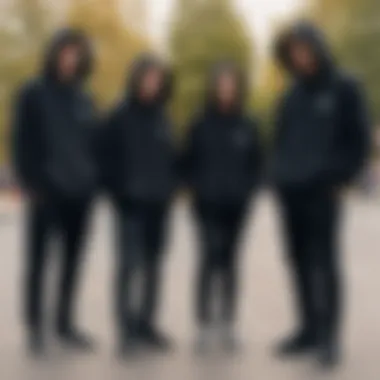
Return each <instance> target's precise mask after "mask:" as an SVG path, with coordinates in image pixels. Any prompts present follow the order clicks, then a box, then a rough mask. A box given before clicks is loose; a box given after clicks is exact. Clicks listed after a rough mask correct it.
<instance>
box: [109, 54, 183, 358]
mask: <svg viewBox="0 0 380 380" xmlns="http://www.w3.org/2000/svg"><path fill="white" fill-rule="evenodd" d="M171 87H172V75H171V72H170V71H169V69H168V68H167V67H166V65H165V64H164V63H163V62H161V61H160V60H159V59H158V58H156V57H155V56H151V55H145V56H143V57H141V58H139V59H138V60H137V61H136V62H135V64H134V66H133V68H132V71H131V73H130V79H129V84H128V89H127V94H126V97H125V99H124V100H123V101H122V102H121V104H120V105H119V106H118V107H117V109H116V110H115V111H114V112H112V114H111V115H110V117H109V118H108V120H107V123H106V127H105V128H104V139H103V147H102V167H103V169H102V172H103V178H104V183H105V186H106V188H107V189H108V191H109V193H110V194H111V198H112V201H113V204H114V206H115V211H116V215H117V222H118V223H117V224H118V244H119V248H118V252H117V262H116V264H117V268H116V276H115V306H116V317H117V327H118V331H117V333H118V339H120V346H119V347H118V349H119V350H120V354H121V355H124V354H128V353H130V352H135V350H136V348H139V347H140V348H141V346H143V347H150V348H153V349H158V350H168V349H169V348H170V346H171V344H170V341H169V339H168V338H167V337H166V336H164V334H163V333H162V332H160V331H159V330H158V327H157V325H156V314H157V306H158V304H159V299H158V297H159V288H160V282H161V278H160V272H161V270H162V268H161V267H162V258H163V257H162V254H163V252H162V251H163V248H164V243H165V236H166V221H167V217H168V212H169V208H170V201H171V199H172V195H173V191H174V189H175V186H176V160H177V158H176V151H175V147H174V141H173V136H172V131H171V123H170V121H169V119H168V116H167V113H166V103H167V101H168V100H169V98H170V94H171ZM139 279H140V280H141V281H142V282H139V281H138V280H139ZM136 294H139V297H138V298H139V301H140V302H139V305H134V299H135V298H136Z"/></svg>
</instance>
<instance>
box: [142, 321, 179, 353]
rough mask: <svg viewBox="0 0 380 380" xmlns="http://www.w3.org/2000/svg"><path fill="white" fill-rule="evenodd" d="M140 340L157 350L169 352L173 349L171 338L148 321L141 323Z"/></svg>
mask: <svg viewBox="0 0 380 380" xmlns="http://www.w3.org/2000/svg"><path fill="white" fill-rule="evenodd" d="M139 340H140V342H141V344H143V345H145V346H148V347H149V348H152V349H154V350H157V351H161V352H168V351H171V350H172V343H171V341H170V339H169V338H168V337H166V336H165V335H164V334H163V333H161V332H159V331H158V330H156V329H155V328H154V327H153V326H151V325H150V324H148V323H141V324H140V328H139Z"/></svg>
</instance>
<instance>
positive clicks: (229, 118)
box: [182, 67, 262, 204]
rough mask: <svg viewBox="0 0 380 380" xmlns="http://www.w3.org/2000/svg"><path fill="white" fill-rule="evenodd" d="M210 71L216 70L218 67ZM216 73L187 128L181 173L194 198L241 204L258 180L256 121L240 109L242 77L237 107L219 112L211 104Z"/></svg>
mask: <svg viewBox="0 0 380 380" xmlns="http://www.w3.org/2000/svg"><path fill="white" fill-rule="evenodd" d="M221 70H223V67H222V68H221ZM213 72H216V73H217V72H218V67H217V68H216V69H214V70H213ZM217 75H218V74H213V75H212V76H211V83H210V86H211V88H209V90H208V93H207V99H206V106H205V110H204V111H203V112H202V114H201V116H200V117H198V118H197V119H196V120H195V122H194V123H193V125H192V126H191V127H190V134H189V137H188V141H187V149H186V150H185V154H184V157H183V161H182V165H183V166H182V167H183V173H184V177H185V182H187V185H188V186H189V188H190V190H191V191H192V192H193V195H194V198H195V199H196V200H197V201H200V202H211V203H219V204H223V203H224V204H225V203H227V204H228V203H241V202H245V201H247V200H248V198H249V196H250V195H251V192H252V190H254V188H255V186H256V185H257V184H258V182H259V178H260V176H261V161H262V160H261V146H260V142H259V136H258V131H257V125H256V122H255V121H253V120H252V119H251V118H249V117H248V116H246V115H245V114H244V112H243V110H242V108H243V106H242V105H243V103H244V98H245V90H244V88H243V85H242V82H244V79H242V78H241V76H239V77H238V78H237V79H238V80H240V83H239V85H240V94H239V95H240V97H239V99H238V103H239V104H238V105H237V108H236V109H235V110H233V111H232V112H231V113H222V112H221V111H219V110H218V106H217V105H216V103H215V83H216V80H217Z"/></svg>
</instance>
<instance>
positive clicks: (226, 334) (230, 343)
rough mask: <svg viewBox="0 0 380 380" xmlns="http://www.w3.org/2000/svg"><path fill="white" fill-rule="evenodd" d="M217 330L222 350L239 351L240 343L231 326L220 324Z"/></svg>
mask: <svg viewBox="0 0 380 380" xmlns="http://www.w3.org/2000/svg"><path fill="white" fill-rule="evenodd" d="M219 331H220V333H219V337H220V342H221V345H222V347H223V349H224V350H226V351H229V352H231V351H240V349H241V348H242V343H241V341H240V339H239V338H238V336H237V334H236V332H235V329H234V328H233V327H232V326H230V325H222V326H221V328H220V330H219Z"/></svg>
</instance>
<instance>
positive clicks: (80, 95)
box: [13, 30, 96, 197]
mask: <svg viewBox="0 0 380 380" xmlns="http://www.w3.org/2000/svg"><path fill="white" fill-rule="evenodd" d="M68 44H77V45H79V46H81V47H82V49H83V56H82V61H81V63H80V65H79V67H78V71H77V75H76V77H75V78H74V79H73V80H72V81H71V82H70V83H61V82H60V81H59V80H58V78H57V58H58V55H59V53H60V51H61V50H62V49H63V48H64V47H65V46H67V45H68ZM91 65H92V54H91V49H90V46H89V43H88V41H87V39H86V38H85V36H84V35H82V34H81V33H80V32H77V31H74V30H64V31H61V32H59V33H58V34H57V35H56V36H55V38H54V39H53V40H52V42H51V44H50V46H49V48H48V51H47V54H46V59H45V65H44V67H43V71H42V75H41V76H40V77H38V78H36V79H34V80H32V81H30V82H28V83H27V84H26V85H24V86H23V87H22V89H21V91H20V92H19V94H18V96H17V99H16V107H15V110H14V117H13V161H14V169H15V171H16V175H17V177H18V179H19V181H20V183H21V185H22V186H23V187H24V189H25V190H26V191H32V192H36V193H49V192H55V193H59V194H60V195H63V196H68V197H77V196H83V195H86V194H88V193H89V192H92V191H93V189H94V187H95V185H96V164H95V152H94V148H95V146H94V140H95V125H96V117H95V110H94V106H93V103H92V100H91V98H90V97H89V96H88V95H87V94H86V93H85V92H84V91H82V88H81V87H82V84H83V82H84V80H85V79H86V77H87V76H88V75H89V73H90V69H91Z"/></svg>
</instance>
